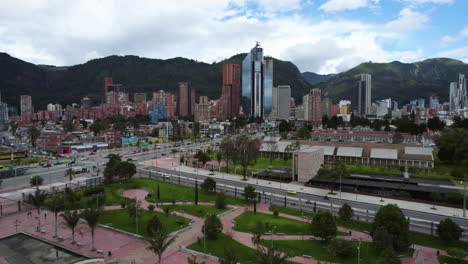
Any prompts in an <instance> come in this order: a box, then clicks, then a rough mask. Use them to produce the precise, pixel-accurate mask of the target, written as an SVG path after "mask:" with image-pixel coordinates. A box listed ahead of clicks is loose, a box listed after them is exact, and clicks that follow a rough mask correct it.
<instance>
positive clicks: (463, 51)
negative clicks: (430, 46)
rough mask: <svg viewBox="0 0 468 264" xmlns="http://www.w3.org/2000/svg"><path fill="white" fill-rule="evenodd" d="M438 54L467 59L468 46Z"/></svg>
mask: <svg viewBox="0 0 468 264" xmlns="http://www.w3.org/2000/svg"><path fill="white" fill-rule="evenodd" d="M437 56H439V57H447V58H457V59H462V60H466V58H468V46H465V47H462V48H458V49H452V50H447V51H443V52H440V53H439V54H437Z"/></svg>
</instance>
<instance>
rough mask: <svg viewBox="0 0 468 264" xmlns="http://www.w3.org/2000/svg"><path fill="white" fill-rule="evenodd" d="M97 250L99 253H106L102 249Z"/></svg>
mask: <svg viewBox="0 0 468 264" xmlns="http://www.w3.org/2000/svg"><path fill="white" fill-rule="evenodd" d="M96 252H97V253H99V254H102V253H104V251H102V250H101V249H98V250H96Z"/></svg>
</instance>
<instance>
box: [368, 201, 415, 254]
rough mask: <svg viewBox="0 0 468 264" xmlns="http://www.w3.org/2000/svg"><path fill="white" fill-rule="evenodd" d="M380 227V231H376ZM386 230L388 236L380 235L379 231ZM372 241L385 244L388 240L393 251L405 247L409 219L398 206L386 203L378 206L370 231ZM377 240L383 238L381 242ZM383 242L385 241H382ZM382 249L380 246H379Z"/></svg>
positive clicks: (407, 240)
mask: <svg viewBox="0 0 468 264" xmlns="http://www.w3.org/2000/svg"><path fill="white" fill-rule="evenodd" d="M379 228H381V229H382V230H381V231H380V232H376V231H377V229H379ZM384 231H385V232H386V233H387V234H388V237H387V236H386V235H385V236H382V235H381V234H379V233H382V232H384ZM370 234H371V236H372V239H373V240H374V243H376V244H378V243H381V244H385V243H387V242H386V241H387V240H389V242H388V243H389V244H390V245H389V246H390V247H391V248H392V249H393V250H395V251H402V250H404V249H406V248H407V247H408V246H409V244H410V242H409V237H408V234H409V221H408V220H407V219H406V217H405V215H404V214H403V212H402V211H401V210H400V208H398V206H396V205H393V204H388V205H385V206H382V207H380V209H379V211H377V214H376V215H375V218H374V222H373V223H372V227H371V232H370ZM379 240H383V241H382V242H381V241H379ZM383 242H385V243H383ZM381 249H382V248H381Z"/></svg>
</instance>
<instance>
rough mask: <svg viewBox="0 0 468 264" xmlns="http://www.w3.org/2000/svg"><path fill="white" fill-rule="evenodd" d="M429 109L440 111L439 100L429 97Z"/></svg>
mask: <svg viewBox="0 0 468 264" xmlns="http://www.w3.org/2000/svg"><path fill="white" fill-rule="evenodd" d="M429 108H430V109H439V98H437V96H435V95H431V97H429Z"/></svg>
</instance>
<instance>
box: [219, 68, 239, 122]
mask: <svg viewBox="0 0 468 264" xmlns="http://www.w3.org/2000/svg"><path fill="white" fill-rule="evenodd" d="M221 99H222V103H223V109H224V110H225V116H224V117H223V119H225V118H231V117H237V116H239V113H240V102H241V101H240V100H241V89H240V65H239V64H234V63H227V64H224V65H223V90H222V95H221Z"/></svg>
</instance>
